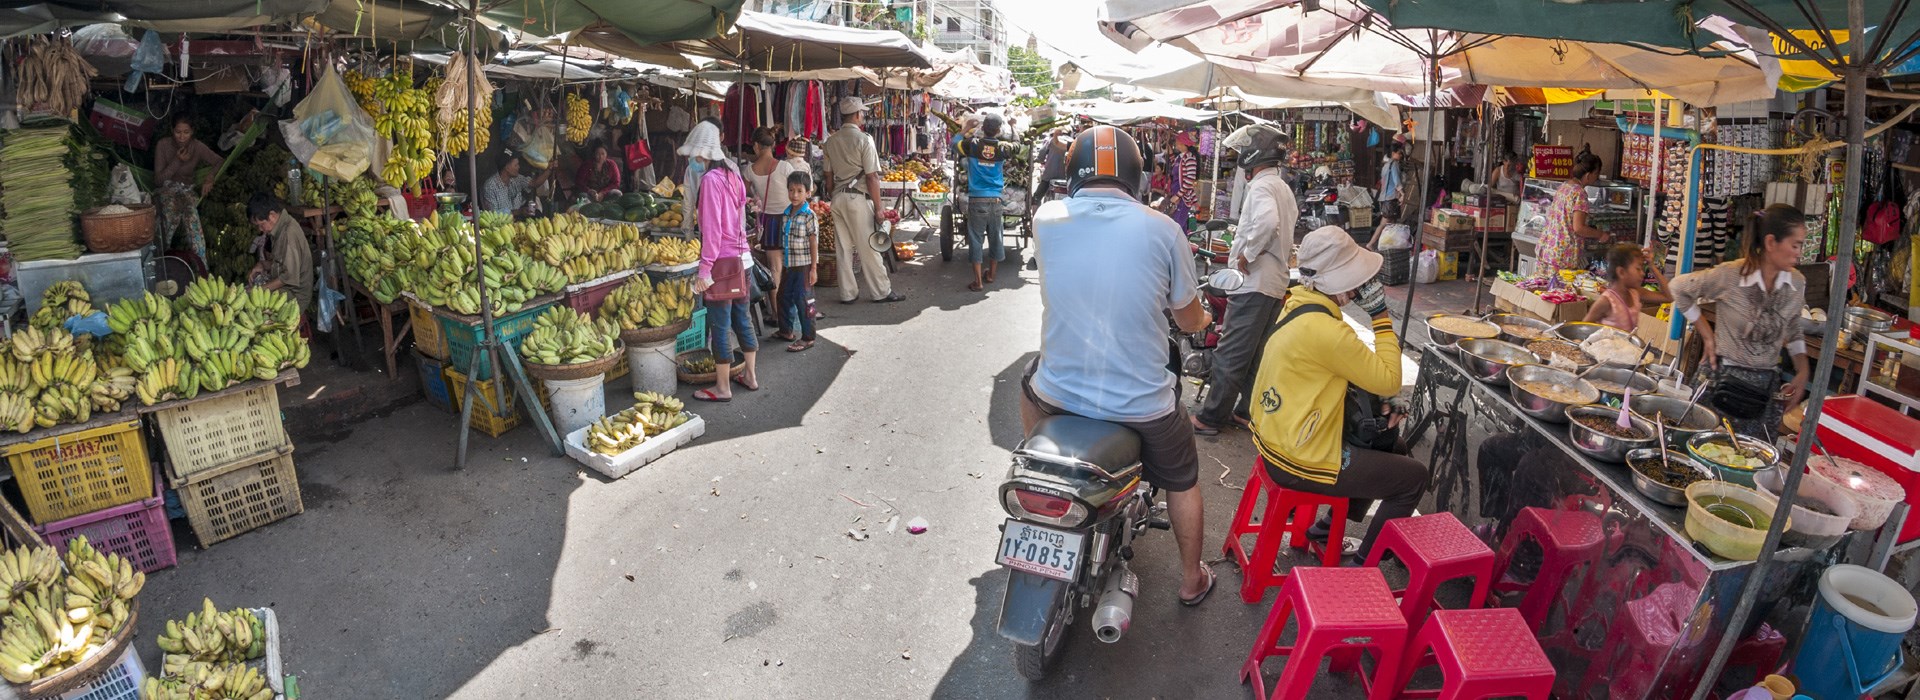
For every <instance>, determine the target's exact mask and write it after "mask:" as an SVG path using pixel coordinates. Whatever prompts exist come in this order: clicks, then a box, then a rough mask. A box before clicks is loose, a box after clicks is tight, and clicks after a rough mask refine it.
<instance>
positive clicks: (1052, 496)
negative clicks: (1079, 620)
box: [996, 415, 1171, 681]
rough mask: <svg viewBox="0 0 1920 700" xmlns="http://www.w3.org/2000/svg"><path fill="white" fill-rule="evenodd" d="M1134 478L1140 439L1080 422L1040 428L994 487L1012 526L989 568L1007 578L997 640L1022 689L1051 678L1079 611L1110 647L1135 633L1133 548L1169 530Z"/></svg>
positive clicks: (1073, 419) (1162, 507) (1067, 419)
mask: <svg viewBox="0 0 1920 700" xmlns="http://www.w3.org/2000/svg"><path fill="white" fill-rule="evenodd" d="M1141 474H1142V467H1141V464H1140V436H1139V435H1137V434H1135V433H1134V432H1133V431H1132V430H1129V429H1127V428H1125V427H1123V426H1120V425H1115V424H1113V423H1108V422H1105V421H1098V420H1093V419H1090V418H1083V417H1080V416H1071V415H1064V416H1050V417H1047V418H1043V419H1041V421H1040V422H1039V423H1037V424H1036V425H1035V426H1034V428H1033V433H1032V435H1030V436H1028V437H1027V439H1026V440H1025V441H1024V442H1022V443H1021V444H1020V447H1019V448H1018V449H1016V450H1014V452H1013V463H1012V465H1011V466H1010V467H1009V468H1008V470H1007V478H1006V481H1005V482H1003V483H1001V484H1000V504H1001V507H1002V508H1004V509H1005V510H1006V512H1007V515H1008V516H1010V517H1009V518H1008V519H1007V521H1006V523H1004V524H1003V525H1002V526H1001V537H1000V550H999V552H998V554H997V556H996V560H997V561H998V562H999V563H1000V565H1002V566H1005V567H1007V568H1008V569H1009V570H1010V571H1009V573H1008V576H1007V591H1006V596H1005V598H1004V599H1002V601H1001V603H1000V619H999V622H998V630H999V632H1000V636H1002V637H1005V638H1007V639H1008V640H1009V641H1011V642H1013V662H1014V668H1015V669H1016V670H1017V671H1018V672H1019V673H1020V675H1021V676H1023V677H1025V678H1027V679H1028V680H1035V681H1037V680H1041V679H1043V678H1045V677H1046V676H1047V674H1048V673H1049V672H1050V671H1051V670H1052V668H1053V667H1054V665H1055V664H1056V662H1057V661H1058V660H1059V657H1060V652H1061V650H1062V649H1063V648H1065V646H1066V638H1067V633H1068V631H1069V630H1070V629H1071V628H1072V627H1073V622H1074V618H1075V616H1076V614H1077V613H1078V612H1079V611H1080V610H1082V609H1084V608H1088V607H1091V608H1093V612H1092V615H1091V616H1090V618H1089V619H1090V622H1091V626H1092V627H1093V634H1094V637H1095V638H1097V639H1099V640H1100V641H1102V642H1106V643H1108V644H1111V643H1114V642H1118V641H1120V638H1121V637H1122V636H1124V635H1125V634H1126V633H1127V628H1128V626H1129V625H1131V624H1132V620H1133V601H1134V598H1135V597H1136V596H1138V595H1139V593H1140V578H1139V577H1138V576H1136V575H1135V574H1134V573H1133V570H1132V569H1131V568H1129V566H1128V561H1130V560H1131V559H1133V554H1134V550H1133V541H1134V538H1136V537H1138V536H1140V535H1141V534H1143V533H1145V532H1146V531H1147V529H1148V528H1155V529H1161V530H1168V529H1171V525H1170V524H1169V523H1168V521H1167V519H1166V518H1165V514H1166V508H1167V507H1166V504H1164V503H1159V502H1156V500H1155V499H1156V497H1157V496H1158V489H1156V488H1154V487H1152V486H1151V485H1149V484H1146V483H1144V482H1143V481H1142V480H1141Z"/></svg>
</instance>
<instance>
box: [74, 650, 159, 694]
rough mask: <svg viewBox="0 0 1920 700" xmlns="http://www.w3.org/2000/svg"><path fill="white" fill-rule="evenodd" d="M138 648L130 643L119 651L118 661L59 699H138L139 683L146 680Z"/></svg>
mask: <svg viewBox="0 0 1920 700" xmlns="http://www.w3.org/2000/svg"><path fill="white" fill-rule="evenodd" d="M138 652H139V650H138V649H135V648H134V646H133V645H132V644H128V645H127V646H126V649H124V650H122V651H121V652H120V661H119V662H118V663H115V664H114V665H112V666H109V667H107V670H106V671H105V672H103V673H101V674H100V675H99V676H97V677H95V678H94V679H92V680H89V681H87V682H86V683H84V684H81V686H80V687H78V688H74V689H73V690H69V691H67V692H65V693H62V694H61V695H60V700H140V684H141V683H142V682H144V681H146V680H147V669H146V667H144V666H141V665H140V654H139V653H138Z"/></svg>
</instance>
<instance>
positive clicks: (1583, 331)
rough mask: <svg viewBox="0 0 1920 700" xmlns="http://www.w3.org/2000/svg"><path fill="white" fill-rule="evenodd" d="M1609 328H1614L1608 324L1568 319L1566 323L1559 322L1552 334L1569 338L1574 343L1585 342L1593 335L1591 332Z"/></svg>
mask: <svg viewBox="0 0 1920 700" xmlns="http://www.w3.org/2000/svg"><path fill="white" fill-rule="evenodd" d="M1610 330H1614V329H1613V328H1612V327H1610V326H1603V325H1600V324H1598V323H1587V322H1586V321H1569V322H1567V323H1562V324H1560V327H1559V328H1555V329H1553V333H1554V335H1557V336H1560V337H1561V338H1565V339H1567V340H1571V341H1573V342H1574V343H1575V344H1579V343H1584V342H1587V339H1588V338H1591V337H1593V334H1595V333H1599V332H1600V331H1610Z"/></svg>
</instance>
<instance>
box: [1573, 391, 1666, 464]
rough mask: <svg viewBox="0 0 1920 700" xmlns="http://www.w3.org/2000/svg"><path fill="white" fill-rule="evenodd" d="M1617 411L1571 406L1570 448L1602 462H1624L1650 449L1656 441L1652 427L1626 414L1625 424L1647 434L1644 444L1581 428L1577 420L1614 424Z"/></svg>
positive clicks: (1598, 407) (1605, 408) (1618, 411)
mask: <svg viewBox="0 0 1920 700" xmlns="http://www.w3.org/2000/svg"><path fill="white" fill-rule="evenodd" d="M1619 413H1620V410H1619V409H1617V408H1609V407H1606V406H1596V405H1588V406H1574V407H1572V408H1569V409H1567V419H1568V423H1567V436H1568V437H1569V438H1572V440H1573V446H1574V447H1575V448H1576V449H1578V450H1580V451H1581V452H1583V453H1585V454H1586V455H1587V456H1589V457H1592V458H1594V459H1597V460H1601V461H1604V462H1623V461H1626V459H1627V453H1628V452H1632V451H1634V450H1638V449H1642V448H1652V447H1653V446H1654V443H1656V442H1659V438H1657V437H1654V432H1653V424H1652V423H1648V422H1647V421H1645V420H1642V419H1640V418H1638V417H1636V416H1634V415H1633V414H1631V413H1629V414H1627V420H1628V422H1629V423H1631V424H1632V425H1633V427H1634V428H1635V429H1637V430H1639V431H1640V432H1642V433H1645V434H1646V436H1647V437H1646V439H1644V440H1628V439H1625V438H1617V437H1614V436H1612V435H1608V434H1606V433H1602V432H1599V431H1597V430H1594V429H1592V428H1589V427H1587V426H1584V425H1581V424H1580V420H1579V419H1580V418H1583V417H1599V418H1604V419H1606V420H1607V422H1613V420H1614V419H1615V417H1616V416H1618V415H1619Z"/></svg>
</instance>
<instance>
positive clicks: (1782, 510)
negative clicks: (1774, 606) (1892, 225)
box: [1693, 0, 1869, 700]
mask: <svg viewBox="0 0 1920 700" xmlns="http://www.w3.org/2000/svg"><path fill="white" fill-rule="evenodd" d="M1865 27H1866V7H1865V3H1864V0H1847V29H1848V32H1849V34H1848V35H1849V36H1854V37H1859V36H1863V33H1862V32H1863V31H1864V30H1865ZM1848 48H1849V49H1850V52H1849V53H1850V55H1849V56H1848V58H1847V61H1846V64H1845V65H1844V66H1843V67H1842V68H1841V70H1840V74H1841V76H1842V77H1843V78H1844V79H1845V81H1846V85H1847V94H1846V114H1847V170H1846V178H1845V182H1844V184H1843V185H1842V187H1843V188H1844V189H1842V190H1841V191H1840V196H1841V200H1840V202H1841V203H1840V241H1839V245H1840V256H1839V258H1838V259H1837V260H1835V264H1834V269H1833V274H1831V275H1828V277H1829V279H1828V282H1827V293H1828V295H1829V296H1828V300H1827V328H1826V336H1825V337H1827V338H1829V339H1831V340H1830V342H1824V343H1821V344H1820V360H1819V363H1818V364H1817V365H1816V366H1815V367H1814V372H1813V379H1812V381H1810V382H1808V385H1807V391H1808V398H1807V413H1806V418H1805V419H1803V420H1802V421H1801V422H1800V431H1801V435H1800V439H1798V440H1795V441H1794V447H1793V459H1792V461H1790V462H1788V463H1787V472H1786V483H1784V484H1782V485H1781V488H1780V500H1779V502H1778V503H1777V504H1776V505H1775V506H1774V509H1773V523H1772V525H1771V526H1770V527H1768V528H1767V538H1766V540H1764V541H1763V542H1761V544H1760V556H1759V558H1758V559H1757V560H1756V561H1755V562H1754V565H1753V569H1752V570H1751V571H1748V572H1747V580H1746V582H1745V583H1744V584H1743V585H1742V586H1741V592H1740V598H1739V602H1738V603H1736V604H1735V605H1734V607H1733V613H1732V615H1731V616H1730V617H1729V619H1728V620H1727V626H1726V633H1725V634H1722V635H1721V637H1720V643H1719V645H1718V646H1716V647H1714V650H1713V658H1712V660H1711V662H1710V663H1708V664H1707V669H1706V673H1704V674H1702V675H1701V681H1700V685H1699V686H1698V687H1696V688H1694V691H1693V699H1694V700H1706V697H1707V691H1709V690H1710V689H1711V687H1712V685H1713V681H1714V679H1717V678H1719V677H1720V672H1721V671H1722V670H1724V669H1725V667H1726V664H1727V658H1728V657H1729V656H1731V655H1732V654H1733V647H1734V646H1735V645H1737V644H1739V642H1740V631H1741V630H1742V629H1744V628H1745V627H1746V623H1747V618H1748V617H1750V616H1751V615H1752V614H1753V606H1754V601H1755V600H1756V599H1757V598H1759V597H1760V587H1761V585H1762V582H1763V581H1764V580H1765V579H1766V577H1767V569H1768V568H1769V567H1770V566H1771V565H1772V563H1773V555H1774V552H1775V551H1777V550H1778V549H1779V546H1780V533H1781V531H1782V530H1783V529H1785V525H1786V522H1787V515H1788V514H1789V512H1790V509H1791V508H1792V507H1793V499H1794V496H1795V495H1797V494H1799V492H1800V478H1801V476H1802V475H1803V474H1804V473H1805V472H1806V466H1807V457H1808V456H1809V454H1810V453H1811V451H1812V450H1813V442H1814V441H1813V440H1812V439H1811V436H1810V435H1809V434H1808V432H1807V431H1808V430H1811V429H1812V427H1811V426H1818V425H1819V424H1820V410H1821V406H1822V404H1824V403H1825V402H1826V398H1827V386H1828V384H1829V382H1831V381H1833V361H1834V352H1835V351H1836V350H1838V349H1839V346H1840V343H1839V342H1837V341H1838V339H1839V338H1840V321H1841V320H1842V318H1844V316H1845V312H1846V307H1847V277H1848V272H1849V271H1850V270H1852V269H1853V245H1854V234H1855V229H1856V228H1857V223H1856V222H1857V221H1858V220H1859V217H1860V194H1859V193H1860V189H1859V188H1860V176H1861V161H1862V160H1863V159H1864V157H1865V154H1866V132H1867V90H1866V87H1867V70H1868V68H1869V66H1868V65H1867V60H1868V59H1867V55H1866V42H1864V41H1852V42H1848Z"/></svg>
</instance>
